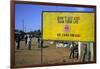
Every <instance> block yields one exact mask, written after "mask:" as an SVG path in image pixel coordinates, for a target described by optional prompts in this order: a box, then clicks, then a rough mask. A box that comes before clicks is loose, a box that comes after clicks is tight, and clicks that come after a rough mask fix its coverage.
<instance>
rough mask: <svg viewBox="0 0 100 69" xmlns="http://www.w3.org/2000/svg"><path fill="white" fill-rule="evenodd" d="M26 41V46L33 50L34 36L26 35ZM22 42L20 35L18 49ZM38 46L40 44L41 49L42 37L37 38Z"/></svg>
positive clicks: (17, 41)
mask: <svg viewBox="0 0 100 69" xmlns="http://www.w3.org/2000/svg"><path fill="white" fill-rule="evenodd" d="M24 41H25V46H28V49H29V50H31V47H32V35H25V38H24ZM20 42H21V38H20V35H18V37H17V38H16V46H17V49H20ZM37 44H38V48H41V38H40V37H38V38H37Z"/></svg>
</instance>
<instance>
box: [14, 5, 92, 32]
mask: <svg viewBox="0 0 100 69" xmlns="http://www.w3.org/2000/svg"><path fill="white" fill-rule="evenodd" d="M42 11H82V12H93V11H94V9H93V8H83V7H65V6H44V5H33V4H15V29H18V30H24V31H25V32H30V31H35V30H38V29H40V30H41V23H42ZM23 27H24V28H23Z"/></svg>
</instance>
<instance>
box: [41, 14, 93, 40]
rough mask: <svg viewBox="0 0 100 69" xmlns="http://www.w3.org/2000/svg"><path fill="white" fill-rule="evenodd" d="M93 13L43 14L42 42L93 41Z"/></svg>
mask: <svg viewBox="0 0 100 69" xmlns="http://www.w3.org/2000/svg"><path fill="white" fill-rule="evenodd" d="M94 36H95V35H94V13H93V12H43V40H66V41H94Z"/></svg>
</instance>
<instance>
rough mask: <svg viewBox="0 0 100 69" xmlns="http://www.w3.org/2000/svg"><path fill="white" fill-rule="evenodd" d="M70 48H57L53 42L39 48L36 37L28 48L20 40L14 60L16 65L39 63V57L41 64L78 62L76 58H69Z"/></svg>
mask: <svg viewBox="0 0 100 69" xmlns="http://www.w3.org/2000/svg"><path fill="white" fill-rule="evenodd" d="M69 54H70V50H69V48H68V47H66V48H57V47H56V46H55V45H54V44H53V45H50V46H48V47H46V48H42V56H41V48H38V46H37V39H36V38H34V39H32V48H31V50H28V46H27V45H25V41H21V43H20V50H17V49H16V53H15V62H16V66H24V65H38V64H39V65H40V64H41V57H42V58H43V59H42V64H61V63H72V62H78V61H79V60H78V59H77V58H75V59H69Z"/></svg>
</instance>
